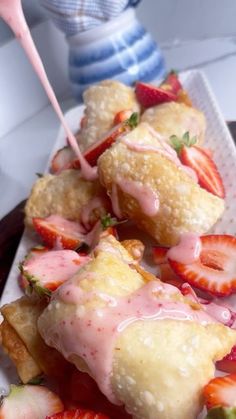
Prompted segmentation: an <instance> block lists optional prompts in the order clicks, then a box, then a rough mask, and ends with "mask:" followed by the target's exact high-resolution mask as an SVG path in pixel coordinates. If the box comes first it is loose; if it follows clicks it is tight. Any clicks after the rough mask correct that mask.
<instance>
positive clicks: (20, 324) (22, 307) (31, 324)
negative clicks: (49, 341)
mask: <svg viewBox="0 0 236 419" xmlns="http://www.w3.org/2000/svg"><path fill="white" fill-rule="evenodd" d="M45 307H46V304H45V302H43V301H41V300H37V299H33V298H28V297H22V298H20V299H18V300H16V301H14V302H12V303H10V304H6V305H4V306H3V307H2V308H1V313H2V315H3V317H4V319H5V320H6V321H7V322H8V324H9V325H10V326H11V327H12V328H13V329H14V331H15V333H16V334H17V336H18V338H19V340H21V345H22V346H25V348H26V350H27V351H28V353H29V354H30V355H31V357H32V358H33V360H34V361H35V363H36V364H37V365H38V368H39V369H40V370H41V371H43V372H44V373H45V374H46V375H49V376H54V377H60V376H63V374H64V371H65V368H66V367H67V363H66V362H65V360H64V358H63V357H62V356H61V355H60V354H59V353H58V352H57V351H56V350H55V349H52V348H50V347H48V346H47V345H46V344H45V343H44V341H43V340H42V338H41V336H40V334H39V333H38V328H37V321H38V318H39V316H40V314H41V313H42V311H43V309H44V308H45ZM5 343H6V344H7V342H6V340H5ZM13 361H14V360H13ZM26 367H27V365H26ZM22 368H23V364H22Z"/></svg>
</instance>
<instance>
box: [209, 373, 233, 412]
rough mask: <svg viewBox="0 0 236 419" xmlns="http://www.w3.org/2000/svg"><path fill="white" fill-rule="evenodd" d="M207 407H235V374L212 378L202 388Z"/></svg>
mask: <svg viewBox="0 0 236 419" xmlns="http://www.w3.org/2000/svg"><path fill="white" fill-rule="evenodd" d="M203 397H204V400H205V403H206V406H207V408H208V409H211V408H212V407H215V406H223V407H236V374H231V375H226V376H225V377H216V378H213V379H212V380H211V381H210V382H209V383H208V384H207V385H206V386H205V387H204V389H203Z"/></svg>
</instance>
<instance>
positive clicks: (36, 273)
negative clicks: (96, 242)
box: [21, 250, 90, 295]
mask: <svg viewBox="0 0 236 419" xmlns="http://www.w3.org/2000/svg"><path fill="white" fill-rule="evenodd" d="M89 260H90V257H89V256H85V255H79V254H78V253H76V252H74V251H73V250H49V251H48V252H42V253H41V254H37V255H33V256H31V257H27V258H26V259H25V261H24V262H23V263H22V264H21V274H22V275H23V276H24V277H25V278H26V279H27V280H28V281H29V283H30V284H31V285H32V286H33V287H34V289H35V290H36V291H37V292H39V293H44V292H45V293H46V290H48V291H49V292H48V294H49V295H50V291H54V290H55V289H57V288H58V287H59V285H61V284H62V283H63V282H65V281H67V280H68V279H70V278H71V277H72V276H73V275H74V274H75V273H76V272H77V271H78V269H79V268H80V267H81V266H83V265H84V264H85V263H87V262H88V261H89Z"/></svg>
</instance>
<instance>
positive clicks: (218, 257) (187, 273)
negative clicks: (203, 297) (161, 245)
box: [169, 235, 236, 297]
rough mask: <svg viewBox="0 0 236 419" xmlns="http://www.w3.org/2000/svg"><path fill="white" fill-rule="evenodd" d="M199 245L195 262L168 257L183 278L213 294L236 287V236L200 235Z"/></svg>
mask: <svg viewBox="0 0 236 419" xmlns="http://www.w3.org/2000/svg"><path fill="white" fill-rule="evenodd" d="M201 244H202V249H201V253H200V257H199V259H198V260H197V261H196V262H193V263H190V264H183V263H180V262H177V261H175V260H171V259H170V260H169V263H170V266H171V268H172V269H173V271H174V272H175V273H176V275H178V276H179V277H180V278H181V279H182V280H183V281H185V282H188V283H189V284H191V285H193V286H194V287H196V288H199V289H202V290H204V291H207V292H208V293H211V294H213V295H216V296H219V297H220V296H224V295H230V294H232V293H234V292H235V291H236V265H235V260H236V238H235V237H233V236H229V235H209V236H202V237H201Z"/></svg>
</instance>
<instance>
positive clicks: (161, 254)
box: [152, 246, 169, 265]
mask: <svg viewBox="0 0 236 419" xmlns="http://www.w3.org/2000/svg"><path fill="white" fill-rule="evenodd" d="M168 250H169V248H168V247H161V246H153V248H152V255H153V261H154V262H155V263H156V264H157V265H161V264H163V263H167V262H168V261H167V257H166V254H167V252H168Z"/></svg>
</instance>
